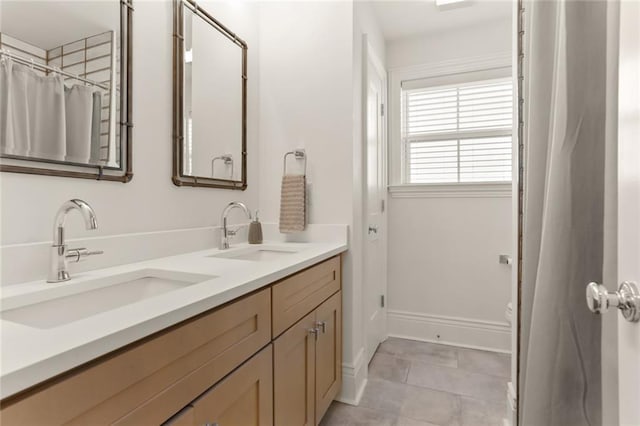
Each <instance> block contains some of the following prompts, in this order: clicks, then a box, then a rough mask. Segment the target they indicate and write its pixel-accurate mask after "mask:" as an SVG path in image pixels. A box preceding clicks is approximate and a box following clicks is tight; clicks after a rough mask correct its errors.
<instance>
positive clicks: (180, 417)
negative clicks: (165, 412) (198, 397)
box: [162, 405, 196, 426]
mask: <svg viewBox="0 0 640 426" xmlns="http://www.w3.org/2000/svg"><path fill="white" fill-rule="evenodd" d="M162 426H196V419H195V417H194V414H193V407H192V406H190V405H188V406H186V407H185V408H183V409H182V411H180V412H179V413H178V414H176V415H175V416H173V417H172V418H170V419H169V420H167V421H166V422H164V423H162Z"/></svg>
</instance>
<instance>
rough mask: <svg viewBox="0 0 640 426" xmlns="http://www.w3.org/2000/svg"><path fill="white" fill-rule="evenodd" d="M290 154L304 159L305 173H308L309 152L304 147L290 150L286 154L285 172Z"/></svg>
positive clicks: (297, 158)
mask: <svg viewBox="0 0 640 426" xmlns="http://www.w3.org/2000/svg"><path fill="white" fill-rule="evenodd" d="M289 155H293V156H294V157H295V159H296V160H304V175H305V176H306V175H307V154H306V153H305V151H304V149H296V150H294V151H289V152H287V153H286V154H285V155H284V164H283V168H284V170H283V174H284V175H286V174H287V157H288V156H289Z"/></svg>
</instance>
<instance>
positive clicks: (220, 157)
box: [173, 0, 247, 190]
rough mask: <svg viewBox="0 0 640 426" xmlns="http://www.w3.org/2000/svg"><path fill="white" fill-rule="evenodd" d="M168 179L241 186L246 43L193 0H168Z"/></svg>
mask: <svg viewBox="0 0 640 426" xmlns="http://www.w3.org/2000/svg"><path fill="white" fill-rule="evenodd" d="M174 33H175V34H174V67H173V68H174V70H173V73H174V83H173V84H174V90H173V93H174V95H173V99H174V105H173V108H174V122H173V127H174V135H175V139H174V143H173V160H174V161H173V182H174V184H176V185H178V186H199V187H209V188H227V189H238V190H244V189H246V188H247V44H246V43H245V42H244V41H243V40H242V39H241V38H240V37H239V36H238V35H236V34H234V33H233V32H232V31H231V30H230V29H228V28H227V27H225V26H224V25H223V24H222V23H221V22H220V21H218V20H217V19H216V18H214V17H213V16H212V15H211V14H210V13H209V12H207V11H206V10H205V9H203V8H202V6H201V4H196V2H195V1H193V0H174Z"/></svg>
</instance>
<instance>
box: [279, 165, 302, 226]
mask: <svg viewBox="0 0 640 426" xmlns="http://www.w3.org/2000/svg"><path fill="white" fill-rule="evenodd" d="M305 189H306V178H305V176H304V175H285V176H283V177H282V190H281V192H280V232H282V233H285V234H286V233H291V232H299V231H304V228H305V227H306V217H307V215H306V201H307V200H306V191H305Z"/></svg>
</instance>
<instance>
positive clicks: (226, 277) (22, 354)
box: [0, 241, 347, 398]
mask: <svg viewBox="0 0 640 426" xmlns="http://www.w3.org/2000/svg"><path fill="white" fill-rule="evenodd" d="M264 246H265V247H267V246H268V247H283V248H284V247H287V248H295V249H296V250H299V251H297V252H296V253H292V254H290V255H287V256H282V257H280V258H277V259H275V260H269V261H248V260H239V259H226V258H215V257H207V256H210V255H212V254H216V253H220V252H221V251H220V250H217V249H210V250H203V251H198V252H193V253H187V254H182V255H178V256H171V257H165V258H160V259H154V260H148V261H144V262H138V263H132V264H127V265H122V266H116V267H111V268H106V269H100V270H94V271H88V272H82V273H77V274H75V275H73V274H72V277H73V278H72V279H71V281H68V282H66V283H61V284H47V283H45V282H43V281H37V282H30V283H23V284H15V285H11V286H8V287H6V288H3V289H2V299H0V302H1V303H2V310H3V311H6V310H8V309H9V308H10V307H11V306H12V305H14V304H15V303H16V300H20V299H21V298H29V297H31V296H33V294H35V293H36V292H41V291H42V290H43V289H53V288H56V287H64V286H70V285H74V284H81V283H82V282H86V281H91V280H95V279H99V278H104V277H109V276H113V275H116V274H122V273H127V272H131V271H137V270H140V269H159V270H170V271H178V272H184V273H195V274H204V275H211V276H215V278H213V279H210V280H207V281H203V282H200V283H197V284H193V285H189V286H186V287H184V288H180V289H178V290H174V291H170V292H168V293H164V294H160V295H157V296H154V297H151V298H148V299H145V300H142V301H140V302H136V303H132V304H129V305H125V306H121V307H118V308H116V309H113V310H109V311H107V312H102V313H99V314H96V315H93V316H89V317H87V318H84V319H81V320H78V321H75V322H71V323H68V324H64V325H60V326H58V327H54V328H48V329H40V328H35V327H30V326H26V325H22V324H19V323H16V322H11V321H8V320H5V319H1V320H0V333H1V335H0V336H1V342H2V348H1V358H0V362H1V363H0V398H6V397H8V396H11V395H13V394H15V393H17V392H20V391H21V390H24V389H27V388H29V387H31V386H33V385H35V384H37V383H40V382H42V381H44V380H47V379H49V378H51V377H54V376H56V375H58V374H60V373H63V372H65V371H68V370H70V369H72V368H74V367H77V366H79V365H81V364H84V363H86V362H88V361H90V360H93V359H95V358H97V357H100V356H102V355H105V354H107V353H109V352H111V351H113V350H115V349H118V348H121V347H123V346H125V345H127V344H129V343H132V342H135V341H136V340H139V339H141V338H143V337H146V336H149V335H150V334H152V333H155V332H158V331H160V330H163V329H165V328H167V327H170V326H172V325H174V324H177V323H179V322H181V321H184V320H186V319H188V318H191V317H193V316H195V315H198V314H200V313H202V312H205V311H207V310H209V309H212V308H215V307H217V306H220V305H222V304H224V303H226V302H228V301H230V300H233V299H235V298H237V297H240V296H243V295H245V294H248V293H250V292H252V291H254V290H257V289H259V288H261V287H264V286H266V285H268V284H270V283H273V282H274V281H277V280H279V279H282V278H284V277H286V276H288V275H291V274H293V273H295V272H298V271H300V270H302V269H305V268H307V267H309V266H311V265H313V264H316V263H318V262H320V261H323V260H325V259H328V258H330V257H332V256H335V255H337V254H339V253H341V252H344V251H345V250H347V244H346V243H345V242H334V243H331V242H320V243H316V242H313V243H294V242H280V241H278V242H273V243H269V242H265V244H264ZM246 247H248V245H247V244H237V245H234V246H233V247H232V248H231V249H229V250H225V251H224V252H225V253H226V252H230V251H233V250H242V249H246ZM252 247H256V246H252Z"/></svg>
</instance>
